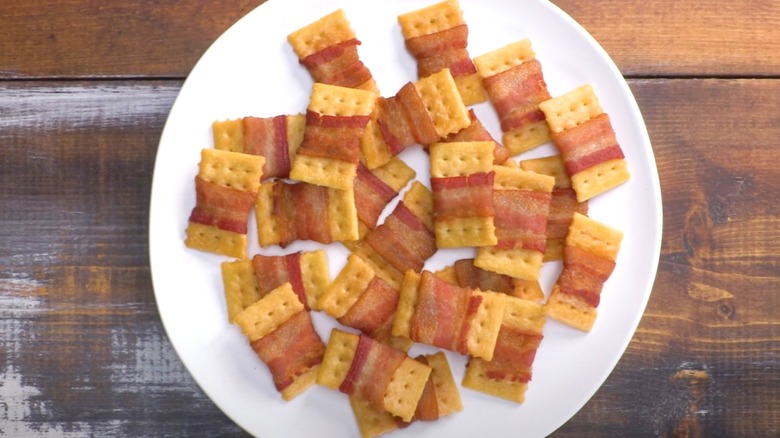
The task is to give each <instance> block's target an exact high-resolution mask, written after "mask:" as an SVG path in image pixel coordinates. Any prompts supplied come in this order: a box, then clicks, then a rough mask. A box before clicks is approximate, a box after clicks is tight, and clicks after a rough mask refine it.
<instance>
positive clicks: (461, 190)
mask: <svg viewBox="0 0 780 438" xmlns="http://www.w3.org/2000/svg"><path fill="white" fill-rule="evenodd" d="M494 177H495V172H492V171H491V172H477V173H472V174H470V175H467V176H451V177H446V178H431V188H432V191H433V214H434V219H435V220H436V221H444V220H449V219H454V218H466V217H493V216H495V210H494V208H493V180H494Z"/></svg>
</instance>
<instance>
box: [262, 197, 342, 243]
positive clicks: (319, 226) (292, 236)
mask: <svg viewBox="0 0 780 438" xmlns="http://www.w3.org/2000/svg"><path fill="white" fill-rule="evenodd" d="M329 197H330V195H329V192H328V189H327V187H320V186H316V185H313V184H307V183H297V184H287V183H283V182H277V183H275V184H274V186H273V214H274V216H275V217H276V220H277V223H278V224H279V227H278V230H279V235H280V243H279V245H280V246H282V247H285V246H287V245H289V244H290V243H292V242H293V241H296V240H314V241H315V242H320V243H332V242H333V238H332V236H331V233H330V218H329V215H328V202H329V201H328V200H329Z"/></svg>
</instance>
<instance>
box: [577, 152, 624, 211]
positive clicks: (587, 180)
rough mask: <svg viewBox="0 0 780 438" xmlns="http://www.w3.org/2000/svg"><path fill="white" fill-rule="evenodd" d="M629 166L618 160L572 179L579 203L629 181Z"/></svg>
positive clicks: (621, 159) (622, 160)
mask: <svg viewBox="0 0 780 438" xmlns="http://www.w3.org/2000/svg"><path fill="white" fill-rule="evenodd" d="M629 178H630V174H629V173H628V164H627V163H626V160H625V159H623V158H616V159H613V160H609V161H604V162H603V163H599V164H596V165H594V166H592V167H589V168H587V169H585V170H583V171H581V172H578V173H576V174H575V175H573V176H572V177H571V184H572V187H573V188H574V191H575V192H576V193H577V201H579V202H585V201H587V200H588V199H590V198H592V197H594V196H596V195H598V194H601V193H604V192H606V191H607V190H609V189H612V188H614V187H617V186H619V185H620V184H623V183H624V182H626V181H628V180H629Z"/></svg>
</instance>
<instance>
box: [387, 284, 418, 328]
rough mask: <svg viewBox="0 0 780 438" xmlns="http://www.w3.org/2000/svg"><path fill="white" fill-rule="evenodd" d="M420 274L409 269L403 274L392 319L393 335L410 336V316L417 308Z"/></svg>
mask: <svg viewBox="0 0 780 438" xmlns="http://www.w3.org/2000/svg"><path fill="white" fill-rule="evenodd" d="M420 278H421V276H420V274H418V273H416V272H414V271H412V270H411V269H410V270H408V271H406V273H405V274H404V282H403V284H402V285H401V290H400V293H399V297H398V306H397V307H396V310H395V319H394V320H393V331H392V333H393V336H401V337H404V338H409V337H410V332H411V329H412V318H413V317H414V312H415V309H416V308H417V295H418V293H419V288H420Z"/></svg>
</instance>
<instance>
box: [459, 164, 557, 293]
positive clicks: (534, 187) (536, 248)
mask: <svg viewBox="0 0 780 438" xmlns="http://www.w3.org/2000/svg"><path fill="white" fill-rule="evenodd" d="M494 171H495V174H496V177H495V181H494V185H493V208H494V209H495V212H496V215H495V219H494V223H495V226H496V238H497V240H498V243H497V244H496V246H493V247H482V248H479V249H478V250H477V257H476V258H475V259H474V264H475V265H476V266H477V267H479V268H482V269H485V270H488V271H493V272H498V273H500V274H505V275H509V276H512V277H516V278H520V279H522V280H529V281H537V280H539V270H540V269H541V267H542V258H543V257H544V252H545V250H546V246H547V236H546V231H547V216H548V214H549V212H550V202H551V200H552V189H553V185H554V184H555V178H553V177H551V176H547V175H542V174H540V173H535V172H531V171H527V170H522V169H518V168H510V167H504V166H495V170H494Z"/></svg>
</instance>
